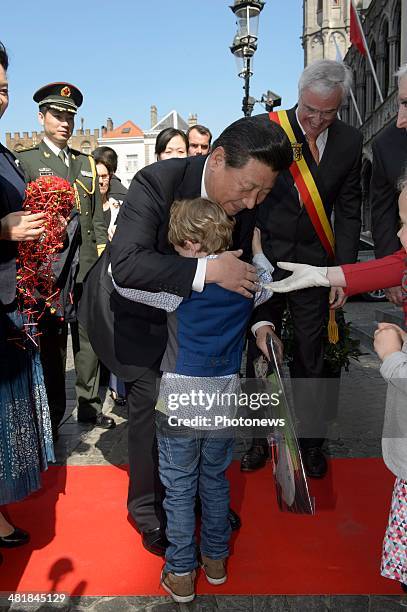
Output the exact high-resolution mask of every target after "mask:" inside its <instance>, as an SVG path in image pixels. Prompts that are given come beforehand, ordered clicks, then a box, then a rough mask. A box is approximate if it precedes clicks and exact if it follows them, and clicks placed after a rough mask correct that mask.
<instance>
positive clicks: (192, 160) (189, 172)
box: [175, 155, 208, 199]
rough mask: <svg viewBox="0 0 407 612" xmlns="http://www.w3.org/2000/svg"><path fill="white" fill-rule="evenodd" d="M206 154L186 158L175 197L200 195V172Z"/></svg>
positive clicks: (197, 196)
mask: <svg viewBox="0 0 407 612" xmlns="http://www.w3.org/2000/svg"><path fill="white" fill-rule="evenodd" d="M207 157H208V156H207V155H206V156H203V155H199V156H196V157H188V158H187V159H186V166H185V175H184V179H183V181H182V183H181V184H180V186H179V187H178V189H177V191H176V194H175V195H176V198H177V199H179V198H199V197H200V195H201V182H202V172H203V169H204V166H205V162H206V160H207Z"/></svg>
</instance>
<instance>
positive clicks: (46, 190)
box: [17, 176, 75, 318]
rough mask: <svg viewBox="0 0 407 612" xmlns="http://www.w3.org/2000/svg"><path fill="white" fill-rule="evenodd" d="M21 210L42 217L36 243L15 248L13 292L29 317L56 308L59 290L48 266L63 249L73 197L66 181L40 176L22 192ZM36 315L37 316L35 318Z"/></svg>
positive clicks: (28, 242)
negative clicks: (16, 263) (15, 285)
mask: <svg viewBox="0 0 407 612" xmlns="http://www.w3.org/2000/svg"><path fill="white" fill-rule="evenodd" d="M25 193H26V199H25V200H24V209H25V210H29V211H30V212H32V213H40V212H41V213H45V222H44V232H43V233H42V234H41V236H40V238H39V239H38V240H27V241H24V242H20V243H19V245H18V262H19V271H18V276H17V291H18V295H19V297H20V300H21V301H22V305H23V308H24V310H25V312H26V314H27V315H28V316H29V318H30V315H34V314H35V316H36V318H38V316H41V311H43V309H44V304H45V306H46V307H51V305H52V304H58V297H59V293H60V289H57V288H56V287H55V277H54V274H53V272H52V264H53V263H54V262H55V261H57V260H58V253H59V252H60V251H61V249H62V248H63V245H64V236H65V229H66V221H67V219H68V218H69V216H70V214H71V211H72V209H73V207H74V205H75V193H74V190H73V188H72V186H71V185H70V183H69V182H68V181H66V180H65V179H62V178H59V177H57V176H40V177H39V178H38V179H37V180H35V181H32V182H31V183H29V184H28V185H27V188H26V192H25ZM39 312H40V314H39Z"/></svg>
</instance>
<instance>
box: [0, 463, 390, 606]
mask: <svg viewBox="0 0 407 612" xmlns="http://www.w3.org/2000/svg"><path fill="white" fill-rule="evenodd" d="M393 481H394V477H393V476H392V474H390V473H389V472H388V471H387V470H386V469H385V467H384V465H383V462H382V460H380V459H337V460H334V461H332V462H331V472H330V474H329V475H328V478H326V479H324V480H322V481H314V482H312V483H311V488H312V493H313V494H314V495H315V497H316V508H317V515H316V516H314V517H312V516H296V515H290V514H283V513H281V512H279V510H278V508H277V504H276V497H275V492H274V485H273V480H272V473H271V466H270V465H268V466H267V467H266V468H265V469H263V470H260V471H259V472H257V473H254V474H248V475H244V474H241V473H240V471H239V465H238V464H237V463H235V464H233V466H232V469H231V482H232V506H233V508H234V509H235V510H237V511H239V513H240V514H241V517H242V522H243V527H242V529H241V530H240V532H239V533H238V535H237V536H235V537H234V540H233V554H232V556H231V558H230V562H229V580H228V582H227V583H226V584H224V585H223V586H221V587H211V586H210V585H208V584H207V583H206V581H205V580H204V579H203V578H202V576H200V578H199V582H198V593H201V594H203V593H218V594H236V595H237V594H239V595H241V594H288V595H290V594H369V593H370V594H399V593H400V591H399V587H398V583H394V582H393V581H390V580H386V579H384V578H381V577H380V575H379V563H380V553H381V543H382V538H383V533H384V529H385V526H386V524H387V514H388V509H389V505H390V498H391V491H392V486H393ZM126 492H127V474H126V471H125V470H124V469H120V468H118V467H113V466H84V467H79V466H78V467H71V466H69V467H54V468H51V469H50V470H49V471H48V472H47V473H46V474H45V477H44V489H43V490H42V491H41V492H39V493H37V494H35V495H33V496H31V497H30V499H29V500H26V501H25V502H22V503H20V504H15V505H13V506H10V507H9V510H10V516H11V517H12V519H13V521H14V522H15V523H16V524H18V525H19V526H21V527H23V528H25V529H27V530H28V531H30V532H31V534H32V542H31V544H30V545H29V546H24V547H22V548H20V549H14V550H9V551H8V550H5V549H3V552H2V554H3V557H4V562H3V564H2V566H1V567H0V591H16V590H19V591H51V590H55V591H58V592H66V593H69V594H70V595H157V594H159V595H163V594H164V592H163V591H162V590H161V588H160V587H159V573H160V569H161V566H162V562H161V560H160V559H159V558H158V557H154V556H152V555H150V554H148V553H147V552H145V551H144V549H143V548H142V546H141V543H140V537H139V536H138V535H137V534H136V533H135V531H134V530H133V528H132V527H131V526H130V524H129V523H128V521H127V511H126V505H125V500H126Z"/></svg>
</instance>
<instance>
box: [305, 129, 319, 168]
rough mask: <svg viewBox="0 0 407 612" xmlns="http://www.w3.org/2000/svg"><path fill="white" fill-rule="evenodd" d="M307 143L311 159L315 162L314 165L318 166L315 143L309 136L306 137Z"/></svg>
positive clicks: (317, 153)
mask: <svg viewBox="0 0 407 612" xmlns="http://www.w3.org/2000/svg"><path fill="white" fill-rule="evenodd" d="M307 142H308V146H309V150H310V151H311V154H312V157H313V158H314V160H315V163H316V165H317V166H318V164H319V150H318V147H317V141H316V139H315V138H311V137H310V136H307Z"/></svg>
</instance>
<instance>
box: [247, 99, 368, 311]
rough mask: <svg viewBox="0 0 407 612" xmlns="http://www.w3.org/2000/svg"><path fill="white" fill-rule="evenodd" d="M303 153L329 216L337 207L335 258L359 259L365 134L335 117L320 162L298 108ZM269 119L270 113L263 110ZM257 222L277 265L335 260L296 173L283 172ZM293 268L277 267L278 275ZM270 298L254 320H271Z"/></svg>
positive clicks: (298, 133)
mask: <svg viewBox="0 0 407 612" xmlns="http://www.w3.org/2000/svg"><path fill="white" fill-rule="evenodd" d="M287 114H288V117H289V119H290V123H291V125H292V126H293V128H294V133H295V136H296V140H297V142H298V143H302V154H303V155H304V157H305V159H306V161H307V163H308V165H309V168H310V170H311V172H312V174H313V176H314V178H315V181H316V183H317V186H318V189H319V192H320V194H321V197H322V201H323V203H324V206H325V211H326V213H327V217H328V219H330V218H331V215H332V212H333V211H334V224H333V225H334V234H335V263H337V264H342V263H352V262H354V261H356V257H357V252H358V243H359V234H360V227H361V217H360V207H361V188H360V169H361V157H362V135H361V134H360V132H359V131H358V130H356V129H355V128H353V127H351V126H349V125H346V124H345V123H343V122H342V121H340V120H338V119H335V121H334V122H333V123H332V125H331V126H330V127H329V129H328V139H327V142H326V146H325V150H324V153H323V155H322V158H321V162H320V164H319V165H318V166H317V165H316V163H315V161H314V159H313V157H312V155H311V152H310V150H309V147H308V144H307V141H306V139H305V136H304V134H303V133H302V130H301V128H300V126H299V125H298V122H297V120H296V117H295V108H292V109H290V110H288V111H287ZM259 120H264V115H259ZM256 225H257V226H258V227H259V228H260V229H261V232H262V243H263V250H264V252H265V255H266V257H267V258H268V259H269V260H270V261H271V263H272V264H273V265H275V264H276V262H277V261H293V262H301V263H308V264H311V265H316V266H323V265H327V264H328V263H331V264H332V263H333V262H329V261H328V255H327V253H326V251H325V249H324V248H323V247H322V245H321V242H320V240H319V238H318V236H317V234H316V232H315V230H314V227H313V225H312V223H311V220H310V218H309V216H308V213H307V211H306V209H305V208H304V207H301V206H300V203H299V198H298V192H297V190H296V188H295V186H294V181H293V178H292V176H291V174H290V172H289V171H288V170H287V171H284V172H281V173H280V175H279V177H278V178H277V181H276V184H275V186H274V188H273V190H272V191H271V193H270V194H269V195H268V197H267V199H266V200H265V201H264V202H263V204H261V206H259V208H258V209H257V220H256ZM288 274H289V273H287V272H284V271H283V270H280V269H279V268H276V270H275V272H274V274H273V277H274V279H275V280H278V279H281V278H284V277H285V276H287V275H288ZM267 310H268V304H267V302H266V303H265V304H263V305H262V306H260V307H259V308H257V309H256V311H255V315H254V320H256V321H260V320H262V319H267V314H266V313H267Z"/></svg>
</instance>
